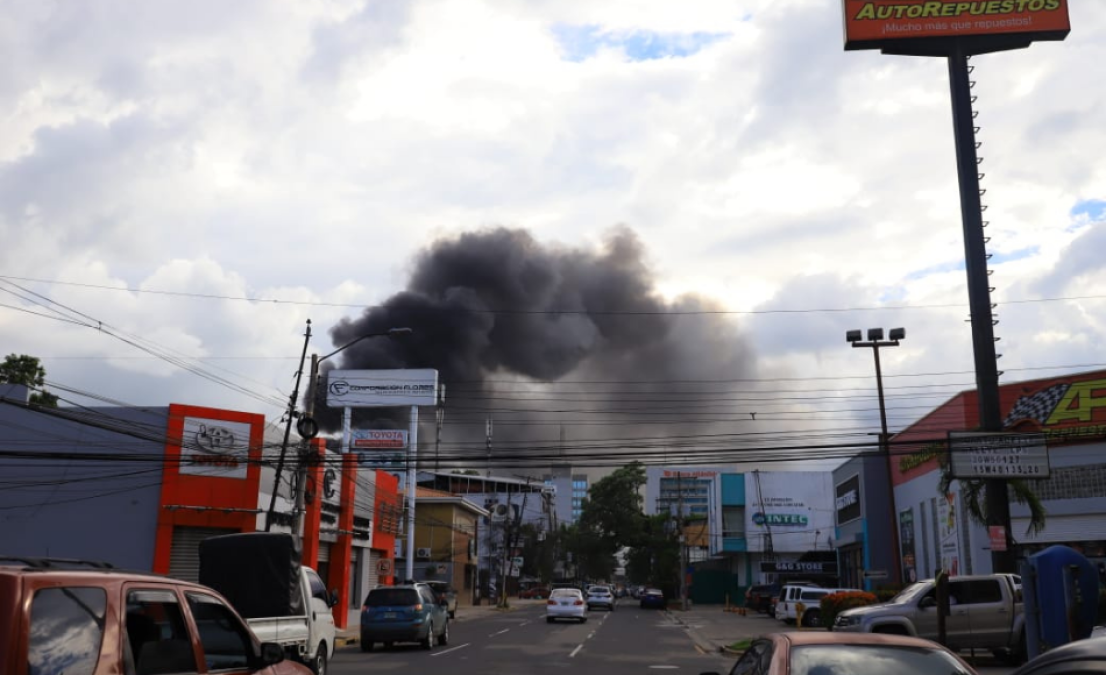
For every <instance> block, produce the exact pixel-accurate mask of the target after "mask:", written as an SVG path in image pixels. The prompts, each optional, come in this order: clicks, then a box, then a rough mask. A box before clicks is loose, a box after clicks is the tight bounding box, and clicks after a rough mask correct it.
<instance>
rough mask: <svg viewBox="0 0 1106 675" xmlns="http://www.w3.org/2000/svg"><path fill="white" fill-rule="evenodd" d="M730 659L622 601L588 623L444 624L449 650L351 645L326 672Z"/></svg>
mask: <svg viewBox="0 0 1106 675" xmlns="http://www.w3.org/2000/svg"><path fill="white" fill-rule="evenodd" d="M732 663H733V660H732V658H724V657H722V656H720V655H718V654H706V653H703V652H702V651H700V650H699V649H698V648H697V647H696V646H695V643H694V642H693V641H692V640H691V638H690V637H689V636H688V635H687V633H686V631H685V629H684V628H683V627H682V626H680V625H679V624H678V623H677V622H675V621H674V620H672V619H671V618H669V616H668V615H667V614H665V613H664V612H659V611H655V610H645V611H643V610H640V609H639V608H638V607H637V605H636V603H634V604H630V603H628V602H623V603H621V604H620V605H619V606H618V609H617V610H616V611H614V612H602V611H595V612H589V614H588V621H587V622H586V623H582V624H581V623H569V622H564V621H560V622H557V623H555V624H548V623H546V621H545V607H544V606H543V605H536V606H531V607H526V608H523V609H519V610H517V611H514V612H506V613H489V614H485V615H481V616H479V617H477V618H473V619H472V620H466V621H457V622H454V623H452V624H451V625H450V636H449V645H447V646H442V647H437V648H435V649H434V650H431V651H427V650H423V649H421V648H420V647H419V646H418V645H397V646H394V647H392V648H391V649H387V650H385V649H382V648H381V647H380V646H379V645H378V646H377V647H376V649H375V650H374V651H372V652H369V653H362V652H361V651H360V649H359V647H357V646H356V645H354V646H349V647H344V648H342V649H340V650H339V651H338V652H336V653H335V655H334V660H333V661H332V663H331V668H330V672H331V674H332V675H353V674H354V673H357V674H358V675H363V674H364V673H365V672H366V671H367V670H371V671H372V672H373V673H411V674H412V675H413V674H415V673H433V672H435V671H438V672H448V673H449V674H450V675H519V674H520V673H528V674H530V673H549V674H555V673H566V674H567V673H571V674H572V675H585V674H594V675H649V674H654V675H663V674H664V673H671V674H672V675H698V673H701V672H706V671H715V672H723V673H725V672H727V671H728V670H729V666H730V665H732Z"/></svg>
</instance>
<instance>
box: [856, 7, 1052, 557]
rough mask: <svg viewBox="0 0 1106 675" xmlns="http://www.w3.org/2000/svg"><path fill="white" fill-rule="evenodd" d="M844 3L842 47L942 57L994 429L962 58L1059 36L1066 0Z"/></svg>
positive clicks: (1000, 511)
mask: <svg viewBox="0 0 1106 675" xmlns="http://www.w3.org/2000/svg"><path fill="white" fill-rule="evenodd" d="M843 2H844V8H845V49H847V50H854V49H880V50H882V52H883V53H884V54H898V55H904V56H929V57H935V56H936V57H944V58H946V59H947V60H948V68H949V86H950V91H951V95H952V117H953V133H954V137H955V141H956V169H957V175H958V177H959V183H960V215H961V221H962V224H963V231H964V259H965V263H966V265H965V268H966V271H967V277H968V305H969V308H970V311H971V327H972V351H973V356H974V360H975V379H976V390H977V394H978V397H979V424H980V428H981V429H982V430H983V431H990V432H999V431H1001V430H1002V412H1001V408H1000V403H999V386H998V376H999V371H998V357H997V355H996V353H995V333H994V324H995V321H994V315H993V314H992V312H991V310H992V309H993V308H994V305H992V304H991V287H990V284H989V279H988V270H987V248H986V243H987V238H986V237H985V236H984V234H983V228H984V227H985V226H986V223H984V222H983V205H982V203H981V200H980V189H979V179H980V173H979V158H978V157H977V155H976V140H975V132H976V127H975V116H974V114H973V111H972V100H973V99H972V93H971V86H972V83H971V80H970V72H971V70H970V68H969V66H968V59H969V58H970V57H971V56H972V55H973V54H986V53H991V52H998V51H1006V50H1011V49H1024V48H1026V47H1028V46H1029V45H1030V44H1032V43H1033V42H1035V41H1039V40H1063V39H1064V38H1066V37H1067V35H1068V33H1069V32H1071V23H1070V20H1069V18H1068V6H1067V0H1003V1H1001V2H962V1H960V0H843ZM888 461H890V458H888ZM986 488H987V489H986V511H987V524H988V525H989V526H1000V527H1002V528H1003V530H1004V531H1005V539H1006V546H1005V547H1003V548H1004V549H1005V550H1002V551H999V550H996V548H997V547H996V548H993V549H992V551H991V566H992V570H993V571H995V572H1015V571H1016V570H1015V565H1014V562H1015V561H1014V556H1013V552H1012V550H1011V548H1012V547H1011V543H1012V540H1011V537H1010V500H1009V496H1008V495H1007V492H1006V482H1005V481H1004V480H1001V479H989V480H987V482H986ZM892 495H893V493H892ZM893 499H894V498H893V496H892V501H893Z"/></svg>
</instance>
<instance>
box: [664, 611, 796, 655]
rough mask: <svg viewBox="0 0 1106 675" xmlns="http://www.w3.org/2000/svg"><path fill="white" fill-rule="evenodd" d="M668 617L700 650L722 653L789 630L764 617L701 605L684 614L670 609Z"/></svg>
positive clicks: (770, 618)
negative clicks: (731, 646)
mask: <svg viewBox="0 0 1106 675" xmlns="http://www.w3.org/2000/svg"><path fill="white" fill-rule="evenodd" d="M668 613H669V615H670V616H671V617H672V618H673V619H675V620H676V621H677V622H679V623H680V624H682V625H683V626H684V627H685V628H687V629H688V634H689V635H690V636H691V638H692V639H693V640H694V641H695V644H697V645H698V646H699V648H700V649H702V650H703V651H706V652H714V653H717V652H721V651H724V649H725V648H726V647H727V646H729V645H731V644H733V643H735V642H738V641H740V640H746V639H751V638H755V637H758V636H760V635H764V634H765V633H774V632H777V631H779V630H788V627H787V626H784V624H782V623H780V622H779V621H776V620H775V619H773V618H772V617H770V616H768V615H767V614H757V613H751V614H748V615H745V616H742V615H741V614H738V613H736V612H726V611H724V610H723V606H722V605H702V606H699V607H692V608H691V609H689V610H687V611H684V610H681V609H679V608H678V607H675V606H674V605H669V607H668Z"/></svg>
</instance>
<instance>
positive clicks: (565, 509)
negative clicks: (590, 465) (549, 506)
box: [542, 464, 588, 525]
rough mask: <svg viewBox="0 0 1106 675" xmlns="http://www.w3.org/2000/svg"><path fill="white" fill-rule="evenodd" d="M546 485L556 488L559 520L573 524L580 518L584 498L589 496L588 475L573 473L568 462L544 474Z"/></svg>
mask: <svg viewBox="0 0 1106 675" xmlns="http://www.w3.org/2000/svg"><path fill="white" fill-rule="evenodd" d="M542 480H544V481H545V484H546V485H549V486H551V487H552V488H554V493H553V503H554V510H555V512H556V515H557V522H558V523H561V524H564V525H571V524H573V523H575V522H576V521H578V520H579V519H580V515H581V514H582V513H583V509H584V500H585V499H587V497H588V476H587V474H584V473H573V470H572V467H571V466H569V465H567V464H560V465H557V466H554V467H553V469H552V470H551V472H550V473H547V474H545V475H544V476H542Z"/></svg>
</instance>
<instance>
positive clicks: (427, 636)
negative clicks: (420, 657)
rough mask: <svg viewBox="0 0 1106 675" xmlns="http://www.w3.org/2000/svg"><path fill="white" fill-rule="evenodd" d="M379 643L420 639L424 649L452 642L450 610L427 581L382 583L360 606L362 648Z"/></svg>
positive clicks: (369, 649) (365, 649) (391, 643)
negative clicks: (408, 583) (407, 583)
mask: <svg viewBox="0 0 1106 675" xmlns="http://www.w3.org/2000/svg"><path fill="white" fill-rule="evenodd" d="M377 642H382V643H384V646H385V647H391V646H392V645H393V644H394V643H396V642H418V643H420V644H421V645H422V646H423V648H424V649H433V648H434V647H435V646H437V645H439V644H441V645H445V644H449V612H448V611H446V604H445V601H444V600H439V599H438V598H437V596H435V595H434V591H432V590H431V589H430V587H429V586H427V585H426V584H413V585H406V586H379V587H377V588H374V589H372V590H371V591H369V593H368V595H366V596H365V604H364V605H362V607H361V651H363V652H370V651H372V649H373V646H374V645H375V644H376V643H377Z"/></svg>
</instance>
